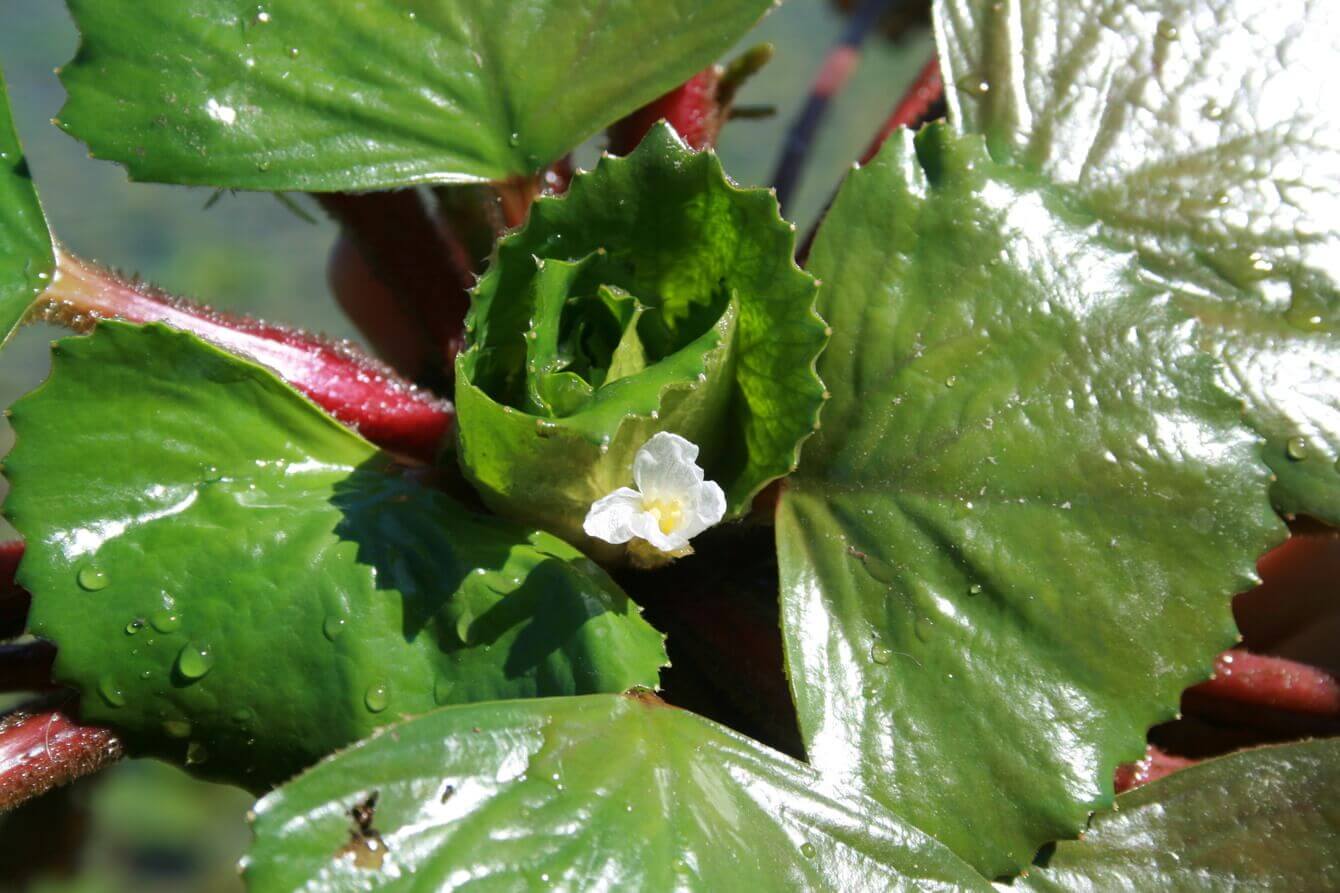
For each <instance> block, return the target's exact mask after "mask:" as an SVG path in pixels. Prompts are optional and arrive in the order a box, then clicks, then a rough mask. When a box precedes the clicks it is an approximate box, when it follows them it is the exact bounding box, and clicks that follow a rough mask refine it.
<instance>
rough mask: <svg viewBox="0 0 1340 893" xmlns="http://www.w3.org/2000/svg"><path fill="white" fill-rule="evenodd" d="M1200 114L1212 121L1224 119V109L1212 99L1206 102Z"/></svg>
mask: <svg viewBox="0 0 1340 893" xmlns="http://www.w3.org/2000/svg"><path fill="white" fill-rule="evenodd" d="M1200 113H1201V114H1202V115H1204V116H1205V117H1206V118H1209V119H1210V120H1211V121H1218V120H1220V119H1221V118H1223V117H1224V107H1223V106H1222V105H1220V104H1219V103H1217V102H1215V101H1214V100H1213V99H1211V100H1207V101H1206V103H1205V105H1204V106H1203V107H1202V108H1201V110H1200Z"/></svg>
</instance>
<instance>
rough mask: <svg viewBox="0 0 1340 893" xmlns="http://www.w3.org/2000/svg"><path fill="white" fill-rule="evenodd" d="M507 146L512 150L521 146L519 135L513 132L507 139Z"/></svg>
mask: <svg viewBox="0 0 1340 893" xmlns="http://www.w3.org/2000/svg"><path fill="white" fill-rule="evenodd" d="M507 145H509V146H511V147H512V148H513V149H515V148H516V147H517V146H519V145H521V134H519V133H515V132H514V133H513V134H512V135H511V136H510V137H508V138H507Z"/></svg>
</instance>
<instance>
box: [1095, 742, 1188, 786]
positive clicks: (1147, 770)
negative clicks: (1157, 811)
mask: <svg viewBox="0 0 1340 893" xmlns="http://www.w3.org/2000/svg"><path fill="white" fill-rule="evenodd" d="M1195 764H1196V761H1195V760H1190V759H1187V758H1186V757H1179V756H1174V755H1172V754H1169V753H1164V752H1163V751H1162V750H1159V748H1157V747H1155V746H1154V745H1152V744H1151V745H1149V747H1148V748H1146V750H1145V757H1144V759H1142V760H1139V761H1137V762H1134V763H1126V764H1125V765H1123V766H1118V767H1117V774H1116V779H1115V783H1116V789H1117V793H1118V794H1124V793H1125V792H1126V791H1129V790H1130V789H1131V788H1138V787H1139V786H1140V785H1142V784H1147V783H1149V782H1151V781H1158V780H1159V779H1160V778H1163V777H1164V776H1167V775H1172V774H1173V773H1174V772H1176V771H1177V770H1178V769H1185V768H1186V767H1187V766H1193V765H1195Z"/></svg>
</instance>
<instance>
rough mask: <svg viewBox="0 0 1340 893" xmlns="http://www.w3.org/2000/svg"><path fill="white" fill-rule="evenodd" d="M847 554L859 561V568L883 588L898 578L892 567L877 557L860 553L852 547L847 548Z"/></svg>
mask: <svg viewBox="0 0 1340 893" xmlns="http://www.w3.org/2000/svg"><path fill="white" fill-rule="evenodd" d="M847 554H848V555H850V556H851V557H853V558H855V559H857V560H859V561H860V562H861V566H862V567H864V568H865V572H866V573H868V574H869V575H870V576H871V577H873V578H874V579H875V580H877V581H879V582H880V583H883V584H884V585H885V586H891V585H893V582H894V580H896V579H897V578H898V574H897V572H896V571H895V570H894V568H893V565H891V564H889V563H888V562H887V561H883V560H882V559H880V558H878V557H877V556H874V555H870V554H868V553H866V552H862V551H861V550H860V549H857V548H855V547H854V546H848V547H847Z"/></svg>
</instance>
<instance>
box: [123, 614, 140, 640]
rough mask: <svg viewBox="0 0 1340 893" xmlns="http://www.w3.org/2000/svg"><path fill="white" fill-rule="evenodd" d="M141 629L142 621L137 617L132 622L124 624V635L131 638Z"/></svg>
mask: <svg viewBox="0 0 1340 893" xmlns="http://www.w3.org/2000/svg"><path fill="white" fill-rule="evenodd" d="M142 629H144V621H143V620H142V619H140V618H139V617H136V618H135V619H134V620H132V621H130V622H129V623H127V624H126V635H128V636H133V635H135V634H136V633H137V632H139V631H140V630H142Z"/></svg>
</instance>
